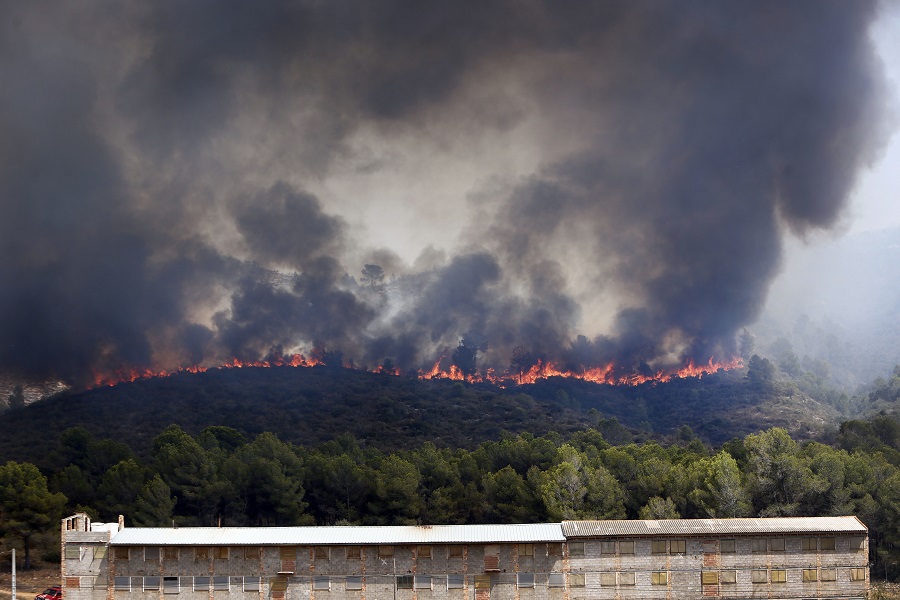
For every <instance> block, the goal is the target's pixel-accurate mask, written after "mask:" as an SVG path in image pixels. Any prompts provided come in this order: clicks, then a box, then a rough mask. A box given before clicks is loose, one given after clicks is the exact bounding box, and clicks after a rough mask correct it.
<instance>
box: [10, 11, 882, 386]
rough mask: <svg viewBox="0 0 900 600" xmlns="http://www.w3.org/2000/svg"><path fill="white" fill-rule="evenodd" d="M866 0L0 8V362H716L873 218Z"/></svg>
mask: <svg viewBox="0 0 900 600" xmlns="http://www.w3.org/2000/svg"><path fill="white" fill-rule="evenodd" d="M884 6H886V5H883V4H881V3H879V2H878V1H877V0H855V1H853V2H846V1H844V0H795V1H792V2H782V1H776V0H762V1H754V2H750V1H746V2H721V3H710V2H706V1H699V0H697V1H695V0H679V1H669V2H660V1H658V0H652V1H651V0H646V1H643V0H637V1H633V0H628V1H626V0H610V1H605V2H592V3H585V2H580V1H575V0H572V1H566V0H561V1H550V0H547V1H544V0H529V1H526V2H521V1H519V0H478V1H475V0H473V1H471V2H468V1H461V2H439V1H434V2H422V1H420V0H373V1H371V2H359V3H354V2H342V1H334V2H324V3H323V2H316V1H312V0H283V1H280V2H272V3H262V4H247V3H245V2H242V1H227V0H216V1H213V0H196V1H193V2H154V3H147V2H141V1H137V0H135V1H133V2H128V1H125V2H111V1H109V0H86V1H84V2H79V3H74V4H65V5H59V4H57V3H55V2H50V1H49V0H46V1H45V0H35V1H33V2H27V3H17V2H0V75H2V78H3V81H4V85H3V86H2V88H0V252H2V254H3V256H4V257H5V260H4V261H2V262H0V371H6V372H12V373H16V374H19V375H24V376H28V377H37V378H44V377H57V378H61V379H63V380H65V381H68V382H79V383H81V382H85V381H91V380H92V379H93V377H94V375H95V374H102V373H109V372H113V371H116V370H118V369H129V368H176V367H179V366H186V365H193V364H204V365H214V364H221V363H222V362H225V361H228V360H230V359H232V358H234V357H238V358H242V359H258V358H261V357H264V356H267V355H269V354H272V353H278V352H303V353H310V352H318V353H322V352H324V351H330V352H342V353H343V355H344V358H345V359H352V360H354V361H355V363H356V364H362V365H366V366H369V367H373V366H375V365H377V364H380V363H381V362H382V361H384V360H385V359H390V360H391V361H393V362H394V363H395V364H397V365H399V366H402V367H403V368H422V367H428V366H430V365H431V364H433V362H434V361H435V360H436V359H437V358H439V357H441V356H449V354H450V352H452V350H453V349H454V348H456V346H457V344H458V343H459V341H460V340H461V339H462V338H463V337H464V336H466V334H467V333H468V334H469V338H470V340H476V339H477V340H481V341H482V342H483V343H482V344H481V345H482V346H483V347H485V348H487V350H484V351H483V362H482V364H484V365H490V366H494V367H496V368H499V369H503V368H506V367H508V366H509V363H510V358H511V356H512V354H513V352H514V350H516V349H518V352H519V354H520V355H527V356H528V357H530V359H531V360H536V359H537V358H542V359H544V360H552V361H556V362H559V363H560V364H564V365H567V366H569V367H571V368H576V369H577V368H583V367H587V366H591V365H598V364H605V363H607V362H609V361H614V362H616V364H618V365H620V366H621V368H622V369H623V370H626V371H631V370H635V369H637V370H647V369H655V368H659V367H663V366H667V365H678V364H683V363H684V362H685V361H687V360H691V359H693V360H699V361H703V362H706V361H707V360H708V359H709V358H710V357H717V358H720V359H727V358H730V356H731V355H732V354H733V352H734V338H735V333H736V332H737V331H739V330H740V329H741V328H742V327H745V326H747V325H750V324H752V323H753V322H754V321H755V320H756V319H757V317H758V316H759V315H760V313H761V311H762V309H763V307H764V305H765V303H766V299H767V296H768V292H769V290H770V288H771V285H772V282H773V281H775V280H776V279H777V277H778V274H779V273H781V272H786V271H785V269H786V267H788V266H789V265H787V263H785V260H784V257H785V255H784V251H785V248H786V245H790V244H792V243H793V242H792V240H793V239H795V238H796V237H799V238H803V239H806V240H808V241H812V242H816V241H817V240H820V239H823V238H824V237H827V236H828V235H833V234H834V232H839V231H846V230H850V229H852V230H856V229H860V228H870V227H874V226H881V225H886V224H889V223H896V222H897V221H898V218H900V215H898V209H897V206H896V203H895V202H893V201H892V199H891V198H890V197H889V196H888V193H887V192H886V190H895V189H897V185H896V184H897V179H896V177H897V175H896V171H897V169H891V168H890V165H891V164H896V146H897V144H896V141H895V142H894V145H892V146H891V147H890V150H889V151H888V153H887V154H885V147H886V144H887V143H888V141H889V139H890V132H891V131H892V127H893V125H892V118H893V119H895V120H896V111H895V114H894V115H893V117H892V115H891V111H892V109H894V108H895V107H896V104H897V101H896V93H894V95H893V96H892V95H891V88H890V85H891V80H893V81H894V82H896V81H897V80H898V77H897V70H896V62H895V61H892V60H888V59H886V58H885V56H887V55H891V56H892V57H896V56H897V37H898V36H897V35H891V32H896V31H897V11H896V3H894V4H891V5H890V6H891V10H892V11H893V12H892V13H891V15H890V16H889V17H887V16H885V15H884V10H883V7H884ZM873 23H874V24H875V26H876V29H875V35H876V36H877V38H878V40H880V46H879V47H878V48H877V49H876V47H875V45H873V43H872V38H871V36H870V31H871V30H872V26H873ZM879 52H880V56H882V59H881V60H880V61H879V58H878V56H879ZM886 61H887V62H889V63H890V70H889V71H887V72H885V70H884V69H882V68H881V64H882V63H884V62H886ZM886 75H887V77H886ZM894 91H895V90H894ZM879 161H880V162H879ZM873 165H874V167H875V171H873V174H872V175H871V176H870V177H869V178H868V179H865V180H863V181H862V182H860V181H859V180H858V175H859V174H860V173H862V172H863V171H864V170H865V169H866V168H868V167H870V166H873ZM851 197H853V198H855V200H854V201H853V202H851ZM823 232H825V233H823ZM366 264H377V265H380V266H381V267H383V269H384V272H385V274H386V280H385V281H386V282H388V283H390V285H388V286H387V287H385V288H383V289H381V288H379V287H378V286H364V285H360V273H361V270H362V268H363V267H364V265H366ZM579 335H582V336H584V337H582V338H579V337H578V336H579ZM523 353H524V354H523Z"/></svg>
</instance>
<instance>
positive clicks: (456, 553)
mask: <svg viewBox="0 0 900 600" xmlns="http://www.w3.org/2000/svg"><path fill="white" fill-rule="evenodd" d="M462 555H463V547H462V546H461V545H459V544H454V545H452V546H447V558H462Z"/></svg>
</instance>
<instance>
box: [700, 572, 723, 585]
mask: <svg viewBox="0 0 900 600" xmlns="http://www.w3.org/2000/svg"><path fill="white" fill-rule="evenodd" d="M700 583H702V584H703V585H716V584H717V583H719V572H718V571H703V573H701V574H700Z"/></svg>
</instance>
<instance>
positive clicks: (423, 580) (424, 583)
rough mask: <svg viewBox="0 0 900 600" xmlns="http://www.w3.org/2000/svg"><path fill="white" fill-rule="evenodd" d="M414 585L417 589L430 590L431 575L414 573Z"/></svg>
mask: <svg viewBox="0 0 900 600" xmlns="http://www.w3.org/2000/svg"><path fill="white" fill-rule="evenodd" d="M413 587H415V588H416V589H417V590H430V589H431V575H413Z"/></svg>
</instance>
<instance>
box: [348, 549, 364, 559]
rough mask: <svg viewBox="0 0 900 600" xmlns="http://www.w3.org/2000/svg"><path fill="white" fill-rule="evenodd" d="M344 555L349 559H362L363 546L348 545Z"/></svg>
mask: <svg viewBox="0 0 900 600" xmlns="http://www.w3.org/2000/svg"><path fill="white" fill-rule="evenodd" d="M344 557H345V558H347V560H361V559H362V548H361V547H360V546H347V547H346V548H345V549H344Z"/></svg>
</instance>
